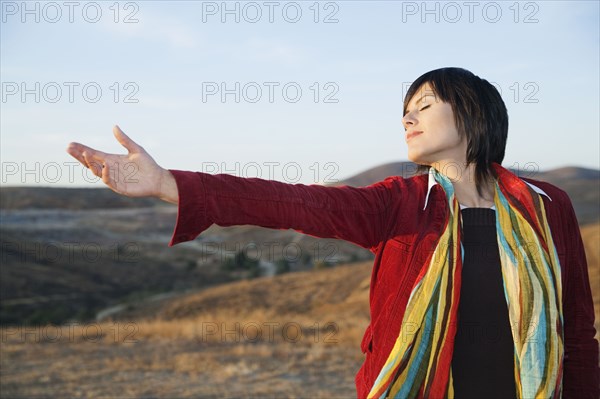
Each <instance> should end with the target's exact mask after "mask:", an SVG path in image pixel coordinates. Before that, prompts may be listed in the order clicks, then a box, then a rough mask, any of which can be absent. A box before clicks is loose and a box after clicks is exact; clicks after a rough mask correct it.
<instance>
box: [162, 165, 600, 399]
mask: <svg viewBox="0 0 600 399" xmlns="http://www.w3.org/2000/svg"><path fill="white" fill-rule="evenodd" d="M171 173H172V174H173V176H174V177H175V179H176V182H177V188H178V190H179V208H178V213H177V223H176V226H175V231H174V233H173V237H172V239H171V242H170V243H169V246H172V245H175V244H177V243H180V242H183V241H189V240H193V239H195V238H196V237H197V236H198V235H199V234H200V233H201V232H203V231H204V230H206V229H207V228H208V227H210V226H211V225H212V224H213V223H216V224H217V225H219V226H233V225H243V224H249V225H256V226H262V227H268V228H274V229H294V230H296V231H299V232H301V233H305V234H309V235H312V236H315V237H322V238H338V239H342V240H346V241H350V242H352V243H355V244H357V245H360V246H361V247H364V248H368V249H369V250H371V251H372V252H373V253H374V254H375V262H374V266H373V271H372V275H371V287H370V309H371V323H370V324H369V326H368V327H367V329H366V331H365V334H364V337H363V339H362V343H361V349H362V351H363V353H365V355H366V359H365V362H364V364H363V366H362V367H361V368H360V370H359V371H358V374H357V375H356V389H357V395H358V397H360V398H362V397H366V396H367V394H368V393H369V391H370V388H371V386H372V384H373V383H374V381H375V379H376V378H377V375H378V373H379V370H380V369H381V367H382V366H383V364H384V363H385V361H386V359H387V356H388V354H389V352H390V350H391V349H392V347H393V345H394V342H395V340H396V338H397V336H398V334H399V331H400V323H401V322H402V316H403V314H404V310H405V308H406V304H407V301H408V297H409V294H410V292H411V289H412V286H413V283H414V281H415V279H416V277H417V275H418V273H419V268H420V267H421V266H422V265H423V263H424V261H425V260H426V259H427V256H428V254H430V253H432V251H433V249H434V248H435V244H436V242H437V239H438V237H439V235H440V234H441V229H442V226H443V223H444V221H445V220H446V218H447V215H446V212H447V211H448V207H447V206H446V202H445V201H446V199H445V195H444V193H443V190H442V187H441V186H440V185H437V184H436V185H433V186H431V185H430V184H429V183H430V181H429V179H428V175H427V174H425V175H419V176H415V177H411V178H402V177H400V176H392V177H388V178H386V179H385V180H383V181H381V182H378V183H375V184H372V185H370V186H367V187H351V186H340V187H330V186H320V185H304V184H288V183H282V182H278V181H271V180H264V179H259V178H242V177H236V176H232V175H227V174H217V175H211V174H207V173H202V172H185V171H177V170H171ZM523 180H525V181H526V182H529V183H532V184H534V185H535V186H536V187H537V188H540V189H541V190H543V191H544V192H545V193H546V194H547V195H548V196H549V197H550V198H548V197H546V196H544V195H542V198H543V203H544V206H545V209H546V215H547V218H548V223H549V224H550V231H551V232H552V238H553V240H554V243H555V246H556V250H557V253H558V257H559V260H560V265H561V279H562V286H563V297H562V298H563V321H564V344H565V346H564V348H565V355H564V374H563V397H564V398H572V399H583V398H593V399H597V398H599V397H600V369H599V368H598V341H597V340H596V339H595V338H594V336H595V333H596V330H595V328H594V305H593V301H592V293H591V290H590V283H589V277H588V270H587V260H586V257H585V252H584V247H583V242H582V240H581V233H580V230H579V226H578V224H577V219H576V217H575V212H574V210H573V206H572V204H571V201H570V199H569V197H568V196H567V194H566V193H565V192H564V191H563V190H561V189H559V188H557V187H555V186H553V185H551V184H549V183H546V182H541V181H537V180H533V179H527V178H523ZM428 193H429V196H428V198H427V206H425V199H426V196H427V194H428Z"/></svg>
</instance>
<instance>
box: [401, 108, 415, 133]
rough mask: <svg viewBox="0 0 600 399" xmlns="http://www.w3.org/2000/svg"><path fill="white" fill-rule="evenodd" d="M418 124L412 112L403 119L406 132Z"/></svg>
mask: <svg viewBox="0 0 600 399" xmlns="http://www.w3.org/2000/svg"><path fill="white" fill-rule="evenodd" d="M415 123H416V120H415V117H414V116H413V114H412V112H408V113H407V114H406V115H404V116H403V117H402V125H404V130H408V127H409V126H413V125H414V124H415Z"/></svg>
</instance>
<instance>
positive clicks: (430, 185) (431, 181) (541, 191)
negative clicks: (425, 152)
mask: <svg viewBox="0 0 600 399" xmlns="http://www.w3.org/2000/svg"><path fill="white" fill-rule="evenodd" d="M521 180H522V179H521ZM523 181H524V182H525V183H527V184H528V185H529V187H531V188H532V189H533V190H534V191H535V192H536V193H538V194H542V195H545V196H546V197H548V199H549V200H550V201H552V198H550V196H549V195H548V194H546V193H545V192H544V190H542V189H541V188H539V187H537V186H534V185H533V184H531V183H529V182H528V181H525V180H523ZM436 184H438V182H437V181H435V177H433V173H432V169H431V168H429V181H428V183H427V195H426V196H425V206H424V207H423V210H425V208H427V203H428V202H427V201H428V200H429V193H430V192H431V188H432V187H433V186H435V185H436ZM462 208H466V207H465V206H464V205H462V204H461V209H462ZM492 209H495V207H492Z"/></svg>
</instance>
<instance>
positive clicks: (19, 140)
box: [0, 1, 600, 186]
mask: <svg viewBox="0 0 600 399" xmlns="http://www.w3.org/2000/svg"><path fill="white" fill-rule="evenodd" d="M315 3H316V2H314V1H308V2H285V1H282V2H279V1H275V2H272V3H268V2H263V1H258V2H227V3H226V4H227V7H228V9H230V10H234V9H235V7H237V9H238V10H239V12H238V16H239V22H236V21H235V17H236V15H235V12H234V13H232V14H224V13H222V11H223V7H222V5H223V3H222V2H221V1H218V2H200V1H181V2H166V1H138V2H120V3H117V5H118V7H115V5H114V4H115V2H113V1H109V2H76V5H75V6H74V7H73V9H71V10H69V9H68V8H67V6H64V5H63V4H64V3H63V2H56V3H45V2H28V3H27V7H28V10H30V12H29V13H26V12H24V10H23V7H22V4H23V3H22V2H20V1H19V2H6V1H3V2H2V3H1V7H2V21H1V32H0V33H1V50H0V55H1V61H0V67H1V81H2V102H1V104H0V105H1V108H2V109H1V118H0V119H1V122H0V129H1V146H0V147H1V149H0V155H1V158H2V184H7V185H21V184H26V185H35V184H42V185H47V186H100V185H101V183H99V182H95V183H93V181H95V180H97V179H95V178H94V177H93V176H91V175H85V172H84V170H83V168H81V167H79V166H74V164H71V162H74V160H73V159H72V158H71V157H70V156H69V155H68V154H67V153H66V152H65V147H66V145H67V144H68V142H70V141H79V142H82V143H85V144H88V145H90V146H93V147H96V148H98V149H101V150H104V151H110V152H115V151H119V152H121V151H122V149H121V147H120V146H119V144H118V143H116V141H115V140H114V138H113V136H112V132H111V131H112V126H113V125H114V124H119V125H120V126H121V128H122V129H123V130H124V131H125V132H126V133H128V134H129V135H130V136H131V137H132V138H133V139H134V140H136V141H138V142H139V143H140V144H141V145H143V146H144V147H145V148H146V149H147V150H148V151H149V152H150V153H151V154H152V155H153V156H154V157H155V159H156V160H157V161H158V162H159V164H161V165H162V166H164V167H168V168H172V169H184V170H204V171H210V172H215V173H216V172H226V173H233V174H238V175H244V176H249V177H251V176H259V177H263V178H270V177H271V178H275V179H277V180H282V181H287V182H292V183H294V182H300V183H306V184H310V183H323V182H325V181H330V180H332V179H343V178H346V177H349V176H351V175H354V174H356V173H359V172H362V171H364V170H366V169H368V168H371V167H374V166H378V165H380V164H382V163H386V162H393V161H401V160H406V156H407V148H406V144H405V141H404V130H403V128H402V124H401V117H402V100H403V95H404V91H405V90H406V88H407V87H408V85H409V84H410V82H412V81H413V80H414V79H416V78H417V77H418V76H420V75H421V74H423V73H424V72H427V71H429V70H432V69H435V68H439V67H444V66H460V67H464V68H466V69H469V70H471V71H472V72H474V73H475V74H477V75H479V76H480V77H482V78H485V79H487V80H489V81H490V82H494V83H495V84H496V85H497V86H498V87H499V88H500V89H501V92H502V96H503V98H504V101H505V103H506V105H507V108H508V111H509V118H510V128H509V140H508V146H507V150H506V158H505V160H504V163H503V165H504V166H506V167H509V166H515V165H516V164H519V165H525V164H535V165H538V166H539V168H540V169H543V170H545V169H551V168H556V167H561V166H566V165H576V166H583V167H590V168H600V138H599V137H600V134H599V132H600V126H599V114H598V109H599V108H600V104H599V92H600V86H599V60H600V54H599V47H600V43H599V41H600V37H599V12H600V11H599V5H598V4H599V3H598V2H597V1H583V2H576V1H538V2H513V1H509V2H473V3H472V4H473V5H472V8H471V9H469V8H468V6H467V5H465V3H468V2H428V3H426V5H425V7H426V8H427V9H426V10H425V9H423V4H425V3H422V2H420V1H419V2H405V1H369V2H367V1H335V2H319V3H316V5H315ZM49 4H50V5H49ZM269 4H272V6H269ZM269 7H271V8H269ZM117 8H118V11H119V12H118V15H117V14H116V13H115V12H116V10H117ZM317 9H318V10H319V13H318V15H316V13H315V11H316V10H317ZM98 10H99V11H100V12H101V15H98V17H97V14H96V13H97V11H98ZM284 10H285V11H284ZM298 10H300V11H301V15H299V16H298V17H297V11H298ZM69 11H71V12H72V16H71V17H72V19H73V22H69V18H70V16H69ZM257 11H260V13H261V16H260V18H259V17H258V14H257ZM269 11H272V18H273V22H269ZM498 12H499V13H498ZM58 13H60V15H59V14H58ZM469 14H471V15H469ZM128 15H129V19H130V20H131V21H130V22H132V23H125V22H124V19H126V17H127V16H128ZM36 17H37V18H38V19H39V21H38V22H36V20H35V18H36ZM326 17H328V19H329V20H330V23H324V19H326ZM115 18H116V19H117V22H115ZM221 18H225V22H222V19H221ZM315 18H316V19H317V21H318V22H315ZM436 18H437V21H436ZM253 19H256V20H257V22H255V23H252V22H251V21H252V20H253ZM294 19H297V22H295V23H294V22H292V21H293V20H294ZM94 20H97V22H93V21H94ZM135 20H137V22H135ZM335 20H337V22H335ZM52 21H56V22H52ZM526 21H527V22H526ZM36 82H39V89H36ZM70 82H71V83H70ZM236 82H239V87H240V90H239V94H240V102H239V103H236V102H235V101H234V100H235V98H234V94H228V95H227V96H226V97H225V101H224V102H222V100H221V97H220V93H217V94H216V95H209V94H208V91H207V90H208V89H210V88H215V87H216V88H217V89H218V90H221V87H220V86H221V84H224V85H225V87H226V88H228V89H231V90H232V91H235V84H236ZM115 83H117V85H115ZM127 83H130V84H129V86H126V84H127ZM315 83H316V85H315ZM86 84H87V86H86V87H87V97H85V96H84V93H82V88H83V87H84V85H86ZM327 84H328V85H327ZM284 85H287V86H286V88H287V91H286V92H283V90H282V88H283V87H284ZM69 87H72V88H73V96H72V102H70V99H69ZM117 87H118V88H117ZM244 87H245V90H244ZM257 87H258V88H260V89H261V90H262V97H261V98H260V99H258V101H256V102H252V100H253V99H254V98H256V93H257V92H256V88H257ZM269 87H272V88H273V102H272V103H271V102H269ZM23 88H25V89H28V90H30V93H29V94H26V95H25V97H24V98H23V97H22V94H23V93H22V89H23ZM57 88H60V90H61V94H62V96H61V97H60V98H59V99H57V91H56V89H57ZM96 88H100V89H101V90H102V94H101V95H100V96H98V97H97V98H98V101H97V102H92V100H93V99H94V97H95V96H96V92H95V90H96ZM297 88H299V89H300V90H301V91H302V94H301V96H299V97H298V101H297V102H292V101H293V99H294V97H295V96H296V90H297ZM115 94H118V99H116V100H117V101H116V102H115V98H114V96H115ZM203 94H204V97H205V100H203ZM315 94H318V95H319V97H318V99H317V101H316V102H315V97H314V96H315ZM36 95H39V97H40V98H39V103H37V102H36V101H35V100H36V98H35V96H36ZM127 95H130V99H133V100H137V103H128V102H124V98H125V96H127ZM286 95H287V97H286ZM327 96H329V99H330V100H334V101H335V100H337V102H325V101H324V99H325V98H326V97H327ZM52 101H55V102H52ZM283 171H285V172H286V174H285V175H284V174H282V173H283ZM271 172H273V173H272V175H271ZM298 172H300V174H301V175H299V176H298V177H296V176H297V175H298ZM317 172H318V173H317ZM327 176H329V180H326V177H327ZM87 181H90V182H87Z"/></svg>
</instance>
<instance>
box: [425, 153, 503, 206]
mask: <svg viewBox="0 0 600 399" xmlns="http://www.w3.org/2000/svg"><path fill="white" fill-rule="evenodd" d="M464 165H465V163H462V164H461V163H457V162H455V161H452V162H439V163H436V164H435V165H432V166H434V167H435V168H436V169H437V170H438V172H440V173H441V174H443V175H444V176H446V177H447V178H448V179H450V181H451V182H452V185H453V186H454V195H455V196H456V199H457V200H458V202H459V203H461V204H463V205H465V206H466V207H469V208H490V207H491V206H492V205H494V183H493V181H488V182H486V183H484V184H483V186H482V187H481V188H482V190H481V193H482V195H479V193H478V192H477V184H476V182H475V164H470V165H468V166H467V167H464Z"/></svg>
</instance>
